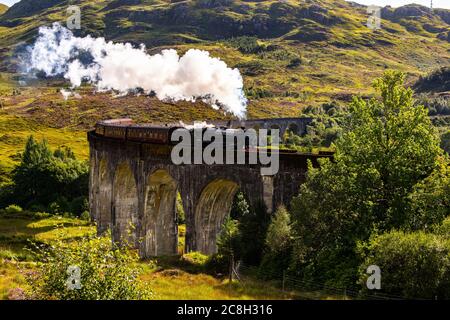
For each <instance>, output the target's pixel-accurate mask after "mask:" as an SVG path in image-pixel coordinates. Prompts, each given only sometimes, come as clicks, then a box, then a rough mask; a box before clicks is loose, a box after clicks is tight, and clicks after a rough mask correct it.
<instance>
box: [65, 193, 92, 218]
mask: <svg viewBox="0 0 450 320" xmlns="http://www.w3.org/2000/svg"><path fill="white" fill-rule="evenodd" d="M68 209H69V211H70V212H71V213H73V214H74V215H76V216H80V215H81V214H82V213H83V212H85V211H88V210H89V201H88V198H87V197H85V196H81V197H77V198H75V199H73V200H72V201H71V202H70V204H69V205H68Z"/></svg>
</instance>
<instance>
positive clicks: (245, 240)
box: [231, 192, 269, 265]
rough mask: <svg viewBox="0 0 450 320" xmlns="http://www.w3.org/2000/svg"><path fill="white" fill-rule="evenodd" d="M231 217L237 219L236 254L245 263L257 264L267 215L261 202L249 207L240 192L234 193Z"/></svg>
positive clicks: (262, 244)
mask: <svg viewBox="0 0 450 320" xmlns="http://www.w3.org/2000/svg"><path fill="white" fill-rule="evenodd" d="M231 217H232V218H233V219H236V220H237V221H239V230H238V231H239V243H238V246H237V248H236V250H237V251H236V253H235V254H236V255H237V256H238V257H239V258H240V259H242V260H243V261H244V262H245V263H247V264H250V265H258V264H259V263H260V262H261V258H262V252H263V249H264V240H265V234H266V231H267V226H268V223H269V215H268V214H267V210H266V208H265V206H264V204H263V203H257V204H256V206H254V207H250V205H249V204H248V202H247V200H246V199H245V196H244V194H243V193H242V192H239V193H237V194H236V197H235V199H234V201H233V206H232V209H231Z"/></svg>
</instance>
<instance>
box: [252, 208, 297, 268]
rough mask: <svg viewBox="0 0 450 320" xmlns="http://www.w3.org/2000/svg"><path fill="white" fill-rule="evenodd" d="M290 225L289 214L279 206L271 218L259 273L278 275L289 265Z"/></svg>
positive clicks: (291, 237) (291, 236)
mask: <svg viewBox="0 0 450 320" xmlns="http://www.w3.org/2000/svg"><path fill="white" fill-rule="evenodd" d="M292 240H293V233H292V225H291V217H290V215H289V212H288V211H287V210H286V208H285V207H284V206H280V207H279V208H278V209H277V211H276V212H275V214H274V215H273V216H272V219H271V221H270V224H269V227H268V228H267V233H266V238H265V253H264V257H263V259H262V263H261V267H260V273H261V274H262V275H263V274H268V273H270V274H278V275H279V274H280V273H282V272H283V271H285V270H286V269H287V268H288V267H289V264H290V260H291V251H292Z"/></svg>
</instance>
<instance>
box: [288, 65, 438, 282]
mask: <svg viewBox="0 0 450 320" xmlns="http://www.w3.org/2000/svg"><path fill="white" fill-rule="evenodd" d="M403 81H404V75H403V74H401V73H399V72H392V71H389V72H386V73H385V74H384V76H383V77H382V78H380V79H378V80H376V81H375V82H374V87H375V89H377V91H378V92H379V93H380V95H381V100H376V99H371V100H369V101H364V100H363V99H361V98H354V100H353V103H352V104H351V105H350V109H349V112H350V116H349V117H348V118H346V120H345V122H344V123H343V128H344V132H343V134H342V136H341V137H340V138H338V139H337V140H336V142H335V148H336V153H335V157H334V160H333V162H332V161H330V160H328V159H324V160H321V161H320V168H313V167H312V166H311V165H310V166H309V168H308V175H307V180H306V182H305V184H303V185H302V186H301V187H300V193H299V195H298V196H297V197H296V198H294V200H293V202H292V216H293V220H294V223H295V230H294V231H295V236H296V237H297V241H296V242H295V246H294V264H293V265H294V266H297V270H301V272H302V274H303V276H306V274H307V273H308V276H309V277H312V278H318V277H325V279H324V281H327V280H329V278H328V277H327V274H324V270H327V273H328V275H329V277H333V278H335V279H336V278H339V279H343V280H342V281H344V282H348V283H351V282H352V281H353V280H354V279H353V278H354V277H355V275H356V272H355V267H356V266H357V265H358V264H359V261H358V258H357V257H356V256H355V254H354V248H355V244H356V243H357V242H358V241H360V240H366V239H368V238H369V237H370V235H371V234H372V232H373V231H374V230H378V231H387V230H391V229H392V228H400V227H404V226H406V225H407V224H408V223H409V221H411V215H410V214H409V213H408V210H405V208H408V207H409V205H410V199H409V198H408V195H409V194H410V193H411V192H412V191H413V190H414V187H415V186H416V185H417V184H418V183H420V182H421V181H422V180H423V179H424V178H426V177H427V176H429V175H430V174H431V173H432V172H433V170H435V169H436V167H437V158H438V156H439V155H440V153H441V149H440V148H439V145H438V139H437V137H436V134H435V131H434V129H433V128H432V125H431V122H430V120H429V118H428V116H427V111H426V109H425V108H424V107H422V106H419V107H416V106H414V104H413V99H412V94H413V92H412V91H411V90H410V89H406V88H404V87H403ZM341 259H344V260H341ZM343 265H344V266H343ZM299 267H301V268H300V269H299ZM352 275H353V276H352ZM327 278H328V279H327Z"/></svg>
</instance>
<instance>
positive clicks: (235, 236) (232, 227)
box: [217, 216, 239, 259]
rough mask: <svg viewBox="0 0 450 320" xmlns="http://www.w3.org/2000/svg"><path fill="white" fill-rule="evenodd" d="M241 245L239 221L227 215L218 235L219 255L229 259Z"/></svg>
mask: <svg viewBox="0 0 450 320" xmlns="http://www.w3.org/2000/svg"><path fill="white" fill-rule="evenodd" d="M238 247H239V222H238V221H237V220H233V219H232V218H231V217H229V216H227V217H226V218H225V221H224V223H223V226H222V230H221V232H220V234H219V236H218V237H217V255H218V256H220V257H223V258H224V259H229V258H230V257H231V256H232V255H234V254H235V253H236V252H237V251H238V249H237V248H238Z"/></svg>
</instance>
